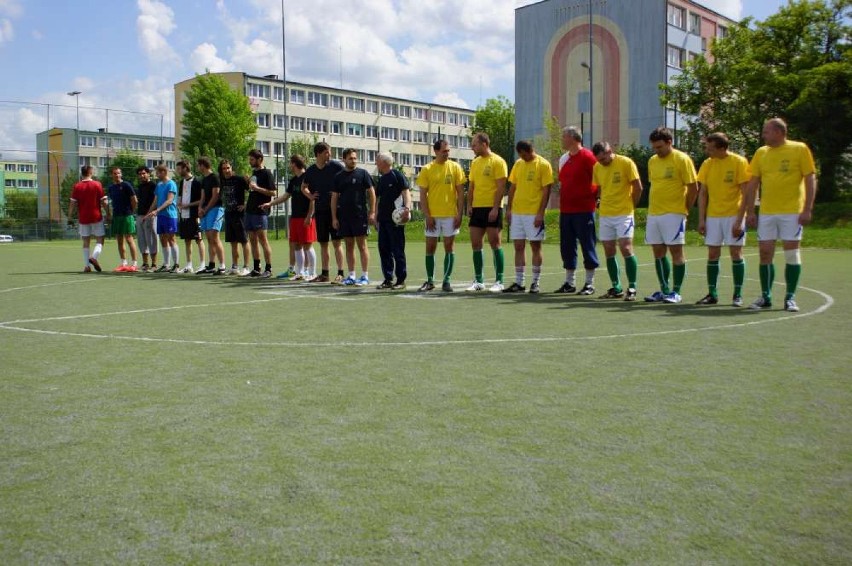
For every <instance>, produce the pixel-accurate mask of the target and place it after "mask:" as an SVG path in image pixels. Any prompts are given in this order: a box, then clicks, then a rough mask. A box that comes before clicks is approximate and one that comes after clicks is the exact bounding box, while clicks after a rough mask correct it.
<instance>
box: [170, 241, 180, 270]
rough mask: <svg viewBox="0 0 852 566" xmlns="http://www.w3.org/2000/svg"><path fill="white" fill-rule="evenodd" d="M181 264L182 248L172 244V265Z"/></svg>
mask: <svg viewBox="0 0 852 566" xmlns="http://www.w3.org/2000/svg"><path fill="white" fill-rule="evenodd" d="M179 263H180V248H179V247H178V245H177V244H172V263H171V265H178V264H179Z"/></svg>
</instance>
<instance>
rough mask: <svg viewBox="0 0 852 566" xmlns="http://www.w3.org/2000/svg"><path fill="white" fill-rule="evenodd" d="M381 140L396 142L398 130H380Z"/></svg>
mask: <svg viewBox="0 0 852 566" xmlns="http://www.w3.org/2000/svg"><path fill="white" fill-rule="evenodd" d="M381 133H382V139H383V140H391V141H396V140H397V139H398V138H399V130H397V129H396V128H384V127H383V128H382V132H381Z"/></svg>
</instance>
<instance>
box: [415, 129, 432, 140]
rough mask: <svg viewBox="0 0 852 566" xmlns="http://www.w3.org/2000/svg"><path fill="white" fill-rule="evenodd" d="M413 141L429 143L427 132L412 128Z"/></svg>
mask: <svg viewBox="0 0 852 566" xmlns="http://www.w3.org/2000/svg"><path fill="white" fill-rule="evenodd" d="M414 143H429V132H424V131H422V130H414Z"/></svg>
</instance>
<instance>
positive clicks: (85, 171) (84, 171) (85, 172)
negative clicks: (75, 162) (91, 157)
mask: <svg viewBox="0 0 852 566" xmlns="http://www.w3.org/2000/svg"><path fill="white" fill-rule="evenodd" d="M92 170H93V167H92V166H91V165H83V166H82V167H80V176H81V177H87V176H89V175H91V174H92Z"/></svg>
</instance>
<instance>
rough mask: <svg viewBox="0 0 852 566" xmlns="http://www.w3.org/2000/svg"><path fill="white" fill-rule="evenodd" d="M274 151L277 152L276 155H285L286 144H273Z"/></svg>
mask: <svg viewBox="0 0 852 566" xmlns="http://www.w3.org/2000/svg"><path fill="white" fill-rule="evenodd" d="M272 149H273V150H274V151H275V155H284V142H275V143H274V144H272Z"/></svg>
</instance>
